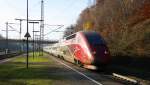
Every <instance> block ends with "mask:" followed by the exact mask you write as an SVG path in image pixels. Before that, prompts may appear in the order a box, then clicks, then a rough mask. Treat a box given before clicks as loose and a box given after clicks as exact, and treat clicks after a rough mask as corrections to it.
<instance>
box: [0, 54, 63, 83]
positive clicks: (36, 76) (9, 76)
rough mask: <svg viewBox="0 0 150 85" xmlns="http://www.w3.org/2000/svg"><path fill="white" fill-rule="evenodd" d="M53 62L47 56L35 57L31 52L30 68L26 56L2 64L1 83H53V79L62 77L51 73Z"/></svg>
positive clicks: (0, 66) (0, 67) (0, 70)
mask: <svg viewBox="0 0 150 85" xmlns="http://www.w3.org/2000/svg"><path fill="white" fill-rule="evenodd" d="M36 55H37V54H36ZM44 55H47V54H44ZM52 63H53V61H51V60H50V59H48V58H47V57H40V56H35V58H34V59H33V57H32V54H30V57H29V68H28V69H27V68H26V57H25V56H20V57H17V58H15V59H13V60H12V61H9V62H7V63H3V64H0V85H51V84H53V80H58V79H61V78H60V77H57V76H51V75H50V74H49V70H50V67H49V65H50V64H52Z"/></svg>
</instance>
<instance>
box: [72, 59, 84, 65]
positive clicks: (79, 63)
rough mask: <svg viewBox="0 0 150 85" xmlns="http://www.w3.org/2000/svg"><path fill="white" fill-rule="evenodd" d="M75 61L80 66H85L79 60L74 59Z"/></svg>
mask: <svg viewBox="0 0 150 85" xmlns="http://www.w3.org/2000/svg"><path fill="white" fill-rule="evenodd" d="M74 63H75V64H76V65H78V66H80V67H83V64H82V63H81V62H80V61H79V60H76V59H74Z"/></svg>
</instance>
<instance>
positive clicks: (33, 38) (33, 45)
mask: <svg viewBox="0 0 150 85" xmlns="http://www.w3.org/2000/svg"><path fill="white" fill-rule="evenodd" d="M33 59H34V23H33Z"/></svg>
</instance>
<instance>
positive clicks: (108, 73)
mask: <svg viewBox="0 0 150 85" xmlns="http://www.w3.org/2000/svg"><path fill="white" fill-rule="evenodd" d="M57 59H59V58H57ZM60 60H61V59H60ZM61 61H64V60H61ZM65 62H67V61H65ZM68 63H69V62H68ZM69 65H71V67H75V68H76V69H78V70H80V69H85V68H81V67H79V66H77V65H75V64H72V63H69ZM85 70H87V69H85ZM87 71H90V72H93V73H96V74H97V75H100V76H101V75H103V77H105V78H108V79H111V80H113V81H116V82H119V83H122V84H123V85H149V84H147V83H145V82H143V81H141V80H139V79H138V78H136V77H135V78H134V77H133V76H132V77H130V76H129V75H128V76H126V75H123V74H121V73H120V72H118V71H115V70H112V68H108V69H107V70H102V71H101V70H100V71H93V70H87ZM104 85H105V84H104Z"/></svg>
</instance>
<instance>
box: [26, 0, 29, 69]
mask: <svg viewBox="0 0 150 85" xmlns="http://www.w3.org/2000/svg"><path fill="white" fill-rule="evenodd" d="M28 18H29V15H28V0H27V33H29V29H28ZM26 43H27V69H28V67H29V59H28V58H29V38H28V36H27V42H26Z"/></svg>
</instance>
